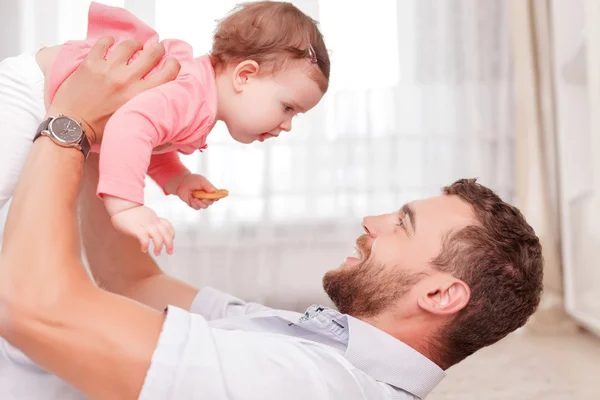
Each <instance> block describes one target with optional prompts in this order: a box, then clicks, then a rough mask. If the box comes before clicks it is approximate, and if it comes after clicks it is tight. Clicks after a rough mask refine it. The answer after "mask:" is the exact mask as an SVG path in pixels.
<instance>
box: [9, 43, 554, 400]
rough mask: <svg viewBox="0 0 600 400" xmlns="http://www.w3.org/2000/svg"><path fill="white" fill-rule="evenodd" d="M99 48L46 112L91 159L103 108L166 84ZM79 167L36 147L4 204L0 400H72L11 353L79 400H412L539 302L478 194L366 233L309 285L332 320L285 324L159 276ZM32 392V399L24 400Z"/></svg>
mask: <svg viewBox="0 0 600 400" xmlns="http://www.w3.org/2000/svg"><path fill="white" fill-rule="evenodd" d="M109 45H110V42H109V41H101V42H100V43H99V44H97V45H96V47H95V48H94V51H93V52H92V53H90V56H89V57H88V59H87V61H86V62H85V63H84V65H83V67H82V68H80V69H78V70H77V71H76V72H75V73H74V74H73V76H72V77H71V78H70V80H68V81H67V82H65V84H64V85H63V87H61V89H60V90H59V92H58V93H57V96H56V98H55V100H54V102H53V104H52V105H51V106H50V107H49V110H48V115H49V116H57V115H58V114H60V113H62V114H64V115H66V116H67V117H71V118H74V119H79V120H84V121H85V122H86V125H87V126H89V127H90V129H91V130H92V131H93V133H94V134H93V135H90V140H91V141H92V142H95V143H98V142H99V141H100V140H101V135H102V126H103V123H104V122H105V121H106V118H107V117H108V116H109V115H110V114H111V113H112V112H114V110H115V109H117V108H118V107H119V106H120V105H122V104H123V103H124V102H125V101H126V100H127V99H128V98H130V97H131V96H133V95H135V94H136V93H138V92H139V91H141V90H144V89H147V88H148V87H149V86H151V85H153V84H158V83H159V80H163V81H164V80H168V75H169V74H168V73H163V75H162V76H159V77H158V78H154V80H153V81H150V79H146V80H144V81H140V80H139V79H140V77H141V76H143V75H145V73H146V72H147V71H148V70H149V69H146V68H147V67H149V66H151V64H152V63H151V62H150V59H151V57H149V58H148V62H145V63H144V65H142V66H140V63H138V64H131V65H127V61H128V59H129V56H130V55H131V54H132V53H133V51H134V50H136V49H137V48H136V46H135V45H133V44H131V43H130V44H129V45H126V46H120V47H118V49H117V50H115V52H114V53H113V55H111V57H108V58H107V59H106V60H104V54H106V49H107V48H108V46H109ZM127 46H129V47H127ZM171 72H172V71H171ZM149 81H150V82H149ZM114 82H117V83H118V84H115V83H114ZM87 93H95V94H96V95H95V96H93V97H90V96H89V95H88V94H87ZM88 161H89V162H88V163H87V166H86V171H85V174H84V173H83V164H84V156H83V155H82V153H81V152H80V151H79V150H77V149H73V148H62V147H59V146H57V145H56V144H55V143H53V142H52V141H51V140H50V139H47V138H45V137H42V138H41V139H38V140H37V141H36V142H35V143H34V146H33V150H32V153H31V155H30V157H29V159H28V162H27V164H26V166H25V169H24V171H23V175H22V178H21V181H20V182H19V186H18V188H17V191H16V193H15V196H14V198H13V203H12V207H11V210H10V213H9V217H8V221H7V226H6V230H5V243H4V248H3V249H2V258H1V259H0V336H3V337H4V338H5V339H6V341H7V342H8V343H10V345H8V344H7V343H5V344H4V347H5V349H6V350H5V359H4V360H3V361H0V365H3V364H2V362H3V363H4V365H5V366H7V367H4V369H6V371H7V373H8V374H10V375H11V376H13V377H16V379H20V380H21V382H28V384H29V387H27V388H22V387H13V388H12V389H11V390H12V392H10V391H7V392H6V393H7V394H8V395H12V396H14V393H16V392H17V391H18V393H19V394H22V393H27V395H29V396H30V397H29V398H32V396H31V394H32V393H37V394H38V395H37V398H61V399H62V398H78V397H77V396H79V395H80V393H78V392H77V391H75V390H73V389H71V388H70V387H68V386H66V385H63V384H62V381H59V380H58V379H57V378H54V377H51V376H49V375H44V373H43V372H42V371H41V370H39V369H38V368H37V367H36V366H35V365H34V364H32V363H31V362H29V360H28V359H27V358H25V357H24V356H23V354H21V353H20V352H18V351H16V350H15V349H14V348H13V347H12V346H14V347H17V348H19V349H20V350H21V351H22V352H23V353H24V354H25V355H26V356H27V357H29V358H30V359H31V360H32V361H33V362H35V364H37V365H39V366H41V367H42V368H44V369H45V370H47V371H48V372H50V373H52V374H54V375H55V376H56V377H58V378H61V379H62V380H64V381H66V382H68V383H69V384H70V385H72V387H74V388H76V389H77V390H79V391H80V392H81V393H82V394H84V395H85V396H88V397H90V398H107V399H130V398H131V399H133V398H141V399H169V398H173V399H188V398H206V399H330V398H339V399H390V398H394V399H402V398H406V399H412V398H424V397H426V396H427V394H428V393H429V392H430V391H431V390H432V389H433V387H435V385H436V384H437V383H438V382H439V381H440V380H441V379H442V378H443V377H444V370H445V369H447V368H449V367H450V366H452V365H454V364H456V363H457V362H459V361H461V360H462V359H464V358H465V357H467V356H469V355H470V354H472V353H473V352H475V351H477V350H478V349H480V348H482V347H484V346H487V345H490V344H492V343H494V342H496V341H498V340H500V339H501V338H503V337H504V336H505V335H507V334H508V333H510V332H512V331H514V330H515V329H517V328H518V327H520V326H522V325H523V324H524V323H525V322H526V321H527V319H528V317H529V316H530V315H531V314H532V313H533V312H534V311H535V309H536V307H537V304H538V302H539V298H540V293H541V289H542V267H543V262H542V257H541V247H540V244H539V241H538V238H537V237H536V236H535V233H534V232H533V230H532V229H531V227H530V226H529V225H528V224H527V223H526V221H525V219H524V218H523V216H522V215H521V214H520V213H519V212H518V210H516V209H515V208H514V207H511V206H510V205H508V204H506V203H504V202H502V201H501V200H500V199H499V198H498V197H497V196H496V195H495V194H493V193H492V192H491V191H490V190H489V189H487V188H485V187H483V186H480V185H478V184H477V183H475V182H474V181H470V180H462V181H458V182H456V183H455V184H453V185H451V186H450V187H448V188H446V189H444V193H443V194H442V195H440V196H437V197H434V198H430V199H425V200H418V201H414V202H411V203H409V204H407V205H405V206H403V207H402V208H401V210H400V211H399V212H393V213H391V214H387V215H381V216H377V217H367V218H365V219H364V220H363V226H364V229H365V234H364V235H363V236H361V237H360V238H359V239H358V240H357V243H356V247H357V254H356V257H348V258H347V259H346V261H345V262H344V264H343V265H342V266H340V267H339V268H336V269H334V270H332V271H330V272H328V273H327V274H325V276H324V278H323V287H324V289H325V291H326V292H327V294H328V295H329V296H330V297H331V299H332V301H333V302H334V304H335V305H336V306H337V308H338V310H339V312H338V311H336V310H332V309H327V308H323V307H320V306H313V307H311V308H309V310H307V312H306V313H305V314H298V313H294V312H288V311H283V310H272V309H269V308H267V307H264V306H261V305H259V304H252V303H245V302H243V301H241V300H239V299H236V298H234V297H232V296H229V295H227V294H224V293H221V292H219V291H217V290H215V289H211V288H204V289H202V290H200V291H198V290H197V289H194V288H192V287H190V286H189V285H186V284H184V283H182V282H179V281H177V280H175V279H173V278H170V277H168V276H166V275H164V274H162V273H161V272H160V270H159V268H158V267H157V265H156V264H155V263H154V261H153V260H152V259H151V258H150V257H149V256H148V255H146V254H143V253H140V252H139V246H138V244H137V243H135V241H133V240H132V239H130V238H126V237H123V236H122V235H120V234H119V233H118V232H116V231H114V229H112V227H111V226H110V221H109V220H108V217H107V216H106V212H105V211H104V210H103V208H102V205H101V204H100V202H99V201H98V199H96V198H95V195H94V187H95V183H96V181H97V174H98V173H97V157H94V156H91V157H90V159H89V160H88ZM82 175H84V187H83V191H82V195H81V208H82V216H83V219H82V227H83V231H82V233H83V239H84V244H85V248H86V255H87V257H88V260H89V263H90V268H91V270H92V273H93V275H94V277H95V279H96V280H97V282H98V283H99V284H100V286H101V287H102V288H103V289H100V288H98V287H96V286H95V285H93V283H92V282H90V280H89V278H88V276H87V275H86V272H85V270H84V268H83V265H82V263H81V260H80V259H79V253H80V249H79V246H78V244H79V236H78V232H77V220H76V208H77V207H76V206H77V199H78V189H79V184H80V181H81V178H82ZM216 267H218V266H216ZM167 306H168V309H167V311H166V313H165V312H164V309H165V307H167ZM184 310H190V311H191V312H187V311H184ZM40 375H42V376H43V377H44V379H46V380H47V381H45V382H44V385H45V386H44V389H45V391H44V392H40V391H38V392H34V390H36V389H32V388H31V386H34V385H35V384H36V380H35V379H37V382H39V376H40ZM0 390H2V388H0ZM57 393H60V397H58V396H59V395H58V394H57ZM44 396H46V397H44ZM52 396H55V397H52ZM69 396H70V397H69ZM5 397H6V396H2V398H5ZM8 398H10V397H8ZM13 398H19V397H13ZM20 398H27V397H20Z"/></svg>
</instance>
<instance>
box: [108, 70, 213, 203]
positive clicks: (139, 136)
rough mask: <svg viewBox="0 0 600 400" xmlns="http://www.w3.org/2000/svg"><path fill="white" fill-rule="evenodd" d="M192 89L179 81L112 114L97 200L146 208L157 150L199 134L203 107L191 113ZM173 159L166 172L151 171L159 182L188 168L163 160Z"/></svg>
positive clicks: (182, 80) (156, 90) (146, 93)
mask: <svg viewBox="0 0 600 400" xmlns="http://www.w3.org/2000/svg"><path fill="white" fill-rule="evenodd" d="M193 89H194V87H193V84H191V83H190V82H188V81H187V80H186V79H180V78H177V79H176V80H175V81H172V82H168V83H166V84H164V85H161V86H158V87H156V88H153V89H150V90H148V91H146V92H143V93H141V94H139V95H138V96H136V97H134V98H133V99H131V100H130V101H129V102H127V103H126V104H125V105H124V106H123V107H121V108H120V109H118V110H117V111H116V112H115V113H114V114H113V116H112V117H111V118H110V119H109V120H108V123H107V124H106V128H105V129H104V137H103V138H102V145H101V148H100V179H99V182H98V189H97V193H98V195H99V196H102V195H106V194H108V195H111V196H115V197H119V198H122V199H125V200H129V201H132V202H135V203H139V204H144V178H145V177H146V173H147V172H148V168H149V166H150V161H151V158H152V151H153V149H154V148H155V147H156V146H158V145H160V144H164V143H167V142H177V141H178V140H184V139H186V138H187V137H188V136H189V135H190V134H191V132H193V131H194V129H196V128H198V123H197V122H198V121H197V120H196V115H198V114H199V113H197V112H196V110H197V109H201V108H202V106H203V105H202V104H198V105H196V104H195V105H194V107H190V105H189V103H188V99H189V97H190V96H189V93H190V91H193ZM175 156H176V155H175ZM169 157H170V159H169V160H168V161H169V162H168V163H166V164H167V171H166V172H164V171H160V169H159V168H158V169H157V168H154V169H153V171H152V173H153V175H154V177H155V178H157V179H159V180H160V181H161V182H164V180H165V179H167V180H168V179H169V178H170V177H172V176H173V174H174V173H175V172H176V171H180V170H181V169H182V168H184V167H183V165H181V164H178V160H175V159H174V158H173V155H171V156H165V158H169ZM163 161H165V160H163ZM163 172H164V173H163ZM161 174H162V175H161ZM161 186H162V185H161Z"/></svg>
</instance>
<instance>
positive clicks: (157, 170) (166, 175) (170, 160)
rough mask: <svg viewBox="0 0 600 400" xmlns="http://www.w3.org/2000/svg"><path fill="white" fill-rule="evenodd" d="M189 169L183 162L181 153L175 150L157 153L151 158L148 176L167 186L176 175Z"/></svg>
mask: <svg viewBox="0 0 600 400" xmlns="http://www.w3.org/2000/svg"><path fill="white" fill-rule="evenodd" d="M187 170H188V169H187V168H186V167H185V166H184V165H183V164H182V163H181V160H180V159H179V154H177V152H175V151H171V152H169V153H163V154H155V155H153V156H152V158H151V159H150V167H148V176H149V177H150V178H152V180H154V182H156V183H157V184H158V186H160V187H161V188H162V187H165V185H166V184H167V182H169V181H170V180H171V178H173V177H174V176H176V175H179V174H180V173H182V172H186V171H187Z"/></svg>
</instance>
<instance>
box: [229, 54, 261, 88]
mask: <svg viewBox="0 0 600 400" xmlns="http://www.w3.org/2000/svg"><path fill="white" fill-rule="evenodd" d="M259 69H260V67H259V65H258V63H257V62H256V61H253V60H245V61H242V62H241V63H239V64H238V65H237V66H236V67H235V68H234V70H233V77H232V78H233V87H234V89H235V91H236V92H241V91H243V90H244V87H245V85H246V84H247V83H248V80H250V79H251V78H253V77H256V76H258V71H259Z"/></svg>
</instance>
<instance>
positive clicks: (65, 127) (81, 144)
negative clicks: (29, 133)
mask: <svg viewBox="0 0 600 400" xmlns="http://www.w3.org/2000/svg"><path fill="white" fill-rule="evenodd" d="M40 136H48V137H49V138H50V139H52V141H53V142H54V143H56V144H57V145H59V146H62V147H74V148H76V149H78V150H81V152H82V153H83V156H84V157H85V158H87V156H88V154H89V153H90V148H91V146H90V142H89V140H88V138H87V135H86V134H85V132H84V130H83V128H82V127H81V125H80V124H79V123H78V122H77V121H75V120H74V119H72V118H69V117H66V116H64V115H62V114H59V115H58V117H49V118H48V119H46V120H45V121H43V122H42V123H41V124H40V126H39V127H38V129H37V132H36V133H35V137H34V138H33V141H34V142H35V141H36V140H37V138H39V137H40Z"/></svg>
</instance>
